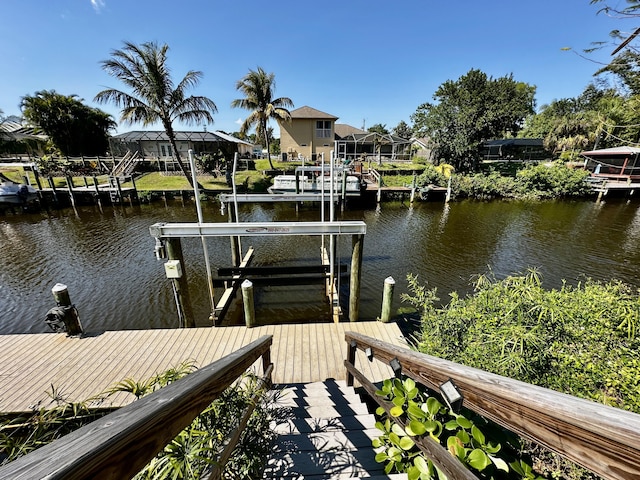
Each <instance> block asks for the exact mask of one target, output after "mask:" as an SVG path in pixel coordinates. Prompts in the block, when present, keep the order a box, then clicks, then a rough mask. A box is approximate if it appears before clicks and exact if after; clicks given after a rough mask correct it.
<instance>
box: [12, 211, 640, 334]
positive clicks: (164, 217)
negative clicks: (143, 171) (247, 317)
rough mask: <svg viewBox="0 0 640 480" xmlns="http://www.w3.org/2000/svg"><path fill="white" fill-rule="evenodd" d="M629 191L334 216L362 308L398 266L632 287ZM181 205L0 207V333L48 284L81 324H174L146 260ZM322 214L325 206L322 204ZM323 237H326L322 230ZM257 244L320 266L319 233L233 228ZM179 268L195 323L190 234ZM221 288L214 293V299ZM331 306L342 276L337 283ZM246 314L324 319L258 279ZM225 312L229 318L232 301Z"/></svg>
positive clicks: (166, 293)
mask: <svg viewBox="0 0 640 480" xmlns="http://www.w3.org/2000/svg"><path fill="white" fill-rule="evenodd" d="M639 201H640V200H638V199H636V200H634V201H633V202H631V203H627V202H624V201H620V202H616V201H610V200H608V201H607V202H606V203H605V202H602V203H600V204H597V203H592V202H539V203H523V202H488V203H482V202H459V203H452V204H450V205H443V204H442V203H416V204H414V205H413V206H409V205H407V204H402V203H383V204H381V205H379V206H378V207H377V208H372V209H370V210H360V209H352V210H346V211H344V212H338V211H337V212H336V215H337V216H338V218H340V219H344V220H364V221H365V222H366V223H367V234H366V236H365V240H364V261H363V275H362V282H363V284H362V292H361V307H360V312H361V318H363V319H374V318H376V317H377V316H378V315H379V314H380V303H381V295H382V287H383V282H384V279H385V278H386V277H388V276H392V277H393V278H394V279H395V280H396V302H395V305H394V308H397V307H399V306H401V304H400V301H399V298H400V294H401V293H404V292H406V288H407V287H406V275H407V274H408V273H414V274H416V275H418V276H419V278H420V280H421V281H422V282H426V283H428V284H429V285H430V286H433V287H437V288H438V292H439V296H440V297H441V298H442V299H443V300H444V301H447V299H448V296H447V294H448V293H449V292H451V291H454V290H455V291H458V292H459V293H460V294H461V295H464V294H465V293H467V292H468V291H469V290H470V285H469V282H470V279H471V278H472V277H473V276H474V275H476V274H478V273H483V272H486V271H487V270H488V269H491V270H492V271H493V272H494V273H495V274H496V275H497V276H499V277H501V276H505V275H509V274H512V273H516V272H523V271H525V270H526V269H527V268H529V267H535V268H537V269H539V271H540V273H541V275H542V277H543V282H544V285H545V286H547V287H549V288H551V287H559V286H561V285H562V279H566V280H567V281H568V282H569V283H575V282H577V281H579V280H581V279H584V277H592V278H596V279H603V280H609V279H611V278H618V279H620V280H622V281H624V282H627V283H630V284H632V285H634V286H636V287H640V276H639V275H640V268H639V267H640V249H639V248H638V247H637V245H638V243H639V241H640V210H639V209H638V205H639V203H638V202H639ZM203 213H204V218H205V221H207V222H226V221H227V215H225V214H222V213H221V212H220V206H219V204H218V203H216V202H206V203H205V204H204V205H203ZM196 218H197V216H196V211H195V207H194V205H193V204H192V203H190V202H188V201H186V202H185V201H182V200H180V199H179V200H177V201H166V202H158V203H156V204H153V205H143V206H133V207H130V206H127V205H126V206H122V207H116V208H113V207H110V206H105V207H103V208H102V209H101V208H100V207H98V206H96V207H78V208H76V209H75V211H74V210H73V209H68V210H64V211H51V212H48V213H47V212H43V213H37V214H28V215H16V216H12V215H7V216H5V217H0V246H1V247H2V253H3V255H2V266H1V268H0V305H2V309H0V333H22V332H44V331H46V328H45V325H44V321H43V318H44V315H45V313H46V312H47V311H48V310H49V308H51V307H52V306H53V297H52V295H51V288H52V287H53V285H54V284H55V283H57V282H61V283H66V284H67V285H68V286H69V291H70V294H71V298H72V300H73V301H74V303H75V304H76V305H77V306H78V308H79V311H80V315H81V319H82V323H83V325H84V326H85V328H86V329H87V330H91V331H98V330H108V329H127V328H173V327H176V326H177V324H178V320H177V317H176V313H175V304H174V299H173V294H172V291H171V288H170V283H169V281H168V280H167V279H166V278H165V276H164V268H163V265H162V262H161V261H157V260H156V259H155V256H154V252H153V249H154V240H153V238H152V237H151V236H150V234H149V226H150V225H152V224H154V223H156V222H194V221H196ZM320 218H321V212H320V210H319V209H318V207H317V205H309V204H305V205H302V206H300V207H299V208H297V209H296V208H295V207H294V206H292V205H290V204H255V205H241V206H240V209H239V220H240V221H255V222H266V221H271V220H273V221H318V220H320ZM325 218H328V211H326V212H325ZM327 242H328V240H327ZM336 243H337V249H336V251H337V256H338V258H339V259H340V261H341V262H342V263H349V262H350V260H351V259H350V253H351V238H350V237H349V236H345V237H339V239H338V241H337V242H336ZM242 245H243V249H244V251H246V250H247V248H248V247H249V246H253V247H255V249H256V257H255V260H254V264H255V265H285V264H303V265H305V264H306V265H311V264H317V263H319V258H320V248H321V245H322V239H321V238H320V237H298V236H296V237H272V236H270V237H246V238H243V239H242ZM207 246H208V250H209V257H210V262H211V265H212V267H213V270H214V273H215V269H216V268H217V267H225V266H229V264H230V259H231V248H230V242H229V239H227V238H210V239H208V240H207ZM183 250H184V255H185V268H186V270H187V272H188V276H189V279H190V284H191V298H192V301H193V304H194V305H193V306H194V312H195V314H196V317H197V322H198V324H199V325H202V326H204V325H207V324H208V321H207V317H208V315H209V312H210V302H209V292H208V287H207V280H206V272H205V267H204V261H203V253H202V243H201V241H200V239H199V238H192V239H184V240H183ZM220 293H221V292H219V291H216V295H217V296H219V295H220ZM340 293H341V298H342V301H343V305H346V296H347V295H348V278H343V279H342V280H341V283H340ZM255 295H256V301H257V306H256V314H257V316H258V318H260V319H262V320H263V321H266V322H276V321H310V320H314V321H315V320H318V319H322V320H326V321H329V320H330V317H329V313H330V312H329V309H328V306H327V305H326V302H324V301H323V288H322V286H320V285H295V286H287V287H265V288H262V287H261V288H257V289H256V292H255ZM230 315H231V316H232V317H233V318H236V319H238V320H240V317H241V310H240V309H239V307H238V306H237V305H236V306H234V307H233V308H232V310H231V313H230Z"/></svg>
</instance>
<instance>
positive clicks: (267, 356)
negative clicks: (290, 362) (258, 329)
mask: <svg viewBox="0 0 640 480" xmlns="http://www.w3.org/2000/svg"><path fill="white" fill-rule="evenodd" d="M270 366H271V347H269V348H268V349H267V351H266V352H264V353H263V354H262V372H263V374H264V375H265V381H266V382H267V383H268V387H269V388H271V385H272V384H273V380H272V378H271V372H270V371H269V367H270ZM267 372H269V375H268V376H267Z"/></svg>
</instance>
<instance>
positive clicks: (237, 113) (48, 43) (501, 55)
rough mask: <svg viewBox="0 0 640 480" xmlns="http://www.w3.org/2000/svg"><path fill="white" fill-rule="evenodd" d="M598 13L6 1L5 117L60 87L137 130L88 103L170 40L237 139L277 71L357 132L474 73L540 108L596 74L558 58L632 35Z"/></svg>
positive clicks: (301, 101)
mask: <svg viewBox="0 0 640 480" xmlns="http://www.w3.org/2000/svg"><path fill="white" fill-rule="evenodd" d="M615 1H616V0H612V2H611V3H615ZM619 3H623V2H622V1H619ZM597 10H598V7H597V6H594V5H590V4H589V0H538V1H523V0H485V1H479V0H459V1H457V2H442V1H435V0H422V1H419V0H396V1H389V2H383V1H379V0H341V1H338V0H325V1H324V2H308V1H304V0H282V1H280V0H273V1H270V2H269V1H264V0H262V1H258V0H183V1H182V2H176V1H174V2H168V1H165V0H153V1H151V0H54V1H47V0H3V1H2V7H0V11H1V14H0V66H1V67H0V68H1V71H2V74H1V75H0V109H1V110H3V112H4V114H5V115H14V114H19V113H20V110H19V103H20V99H21V97H22V96H24V95H31V94H33V93H34V92H36V91H38V90H52V89H53V90H56V91H57V92H59V93H62V94H65V95H69V94H76V95H78V96H79V97H80V98H83V99H84V100H85V101H86V103H88V104H89V105H92V106H98V107H99V108H101V109H103V110H104V111H106V112H108V113H111V114H112V115H113V116H114V117H115V119H116V121H118V124H119V125H118V132H123V131H128V130H134V129H141V127H140V126H139V125H138V126H136V125H134V126H129V125H127V124H123V123H120V122H119V112H118V110H117V109H116V108H115V107H113V106H112V105H98V104H95V103H94V102H93V97H94V96H95V94H96V93H97V92H98V91H100V90H102V89H103V88H105V87H115V88H121V87H122V86H121V85H120V84H119V83H118V82H117V81H116V80H115V79H114V78H112V77H109V76H108V75H107V74H106V73H104V72H103V71H102V69H101V67H100V64H99V62H100V60H104V59H106V58H108V57H109V54H110V52H111V51H112V50H114V49H118V48H120V47H121V46H122V41H123V40H127V41H132V42H134V43H142V42H146V41H157V42H159V43H167V44H168V45H169V47H170V51H169V65H170V67H171V69H172V72H173V74H174V79H176V81H177V80H179V79H180V78H182V76H183V75H184V74H185V73H186V72H187V71H188V70H190V69H192V70H200V71H202V72H203V74H204V78H203V81H202V82H201V84H200V85H199V86H198V87H197V88H196V89H194V90H192V93H195V94H198V95H206V96H208V97H209V98H211V99H212V100H213V101H214V102H215V103H216V105H217V106H218V113H217V114H216V115H215V123H214V124H213V125H212V126H208V127H207V128H208V129H209V130H212V129H216V130H224V131H227V132H232V131H237V130H238V128H239V126H238V123H237V122H238V120H240V119H244V118H245V116H246V112H245V111H243V110H240V109H232V108H231V107H230V103H231V101H232V100H233V99H235V98H239V97H240V95H239V92H237V91H236V89H235V84H236V82H237V80H239V79H240V78H242V77H243V76H244V75H245V74H246V73H247V72H248V70H249V69H250V68H251V69H255V68H256V67H258V66H261V67H262V68H264V69H265V70H266V71H267V72H273V73H275V78H276V96H287V97H290V98H291V99H292V100H293V102H294V104H295V107H301V106H304V105H308V106H311V107H313V108H316V109H318V110H322V111H324V112H327V113H330V114H333V115H335V116H337V117H339V120H338V122H339V123H347V124H350V125H353V126H356V127H361V126H362V125H363V123H364V124H365V126H366V127H369V126H371V125H373V124H375V123H382V124H385V125H386V126H387V127H388V128H389V129H391V128H393V127H394V126H396V125H397V124H398V122H399V121H400V120H404V121H406V122H407V123H409V122H410V115H411V114H412V113H413V112H415V110H416V108H417V107H418V106H419V105H420V104H422V103H424V102H427V101H432V98H433V94H434V93H435V91H436V89H437V88H438V86H439V85H441V84H442V83H443V82H445V81H447V80H456V79H458V78H459V77H460V76H461V75H464V74H465V73H467V72H468V71H469V70H470V69H472V68H477V69H480V70H482V71H484V72H485V73H487V74H488V75H491V76H493V77H500V76H504V75H508V74H513V76H514V78H515V80H517V81H523V82H527V83H529V84H532V85H536V86H537V94H536V101H537V104H538V106H541V105H543V104H545V103H549V102H551V101H552V100H554V99H559V98H566V97H575V96H577V95H579V94H580V93H581V92H582V91H583V89H584V87H585V86H587V85H588V84H589V83H590V82H591V81H592V75H593V73H594V72H595V71H596V70H597V69H598V68H599V65H598V64H597V63H594V62H593V61H590V60H585V59H583V58H581V57H580V56H578V55H576V54H575V53H573V52H570V51H569V52H567V51H563V50H562V48H563V47H571V48H573V49H574V50H575V51H578V52H580V51H581V50H582V49H583V48H588V47H589V46H590V44H591V42H593V41H599V40H607V39H608V35H609V32H610V31H611V30H612V29H614V28H618V29H620V30H622V31H630V30H632V29H635V28H636V27H637V25H635V24H633V23H630V21H629V20H619V19H612V18H608V17H606V16H605V15H603V14H600V15H597ZM610 50H611V48H607V49H606V51H604V52H600V53H598V54H597V55H595V56H594V57H593V58H594V60H601V61H607V60H608V59H609V52H610ZM158 128H159V127H158ZM177 128H178V129H179V130H181V129H187V127H185V126H180V125H177ZM200 128H201V127H200ZM276 131H277V128H276Z"/></svg>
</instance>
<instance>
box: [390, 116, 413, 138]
mask: <svg viewBox="0 0 640 480" xmlns="http://www.w3.org/2000/svg"><path fill="white" fill-rule="evenodd" d="M391 133H393V134H394V135H396V136H398V137H400V138H404V139H405V140H410V139H411V137H413V129H412V128H411V127H410V126H409V125H408V124H407V122H405V121H404V120H400V121H399V122H398V125H396V126H395V127H394V129H393V130H391Z"/></svg>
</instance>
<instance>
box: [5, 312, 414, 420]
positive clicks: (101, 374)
mask: <svg viewBox="0 0 640 480" xmlns="http://www.w3.org/2000/svg"><path fill="white" fill-rule="evenodd" d="M346 331H355V332H359V333H362V334H365V335H369V336H372V337H375V338H378V339H380V340H383V341H386V342H389V343H392V344H395V345H403V346H406V343H405V342H404V340H403V338H402V334H401V332H400V329H399V328H398V326H397V325H396V324H394V323H388V324H383V323H380V322H354V323H338V324H335V323H309V324H289V325H267V326H262V327H255V328H251V329H248V328H246V327H219V328H193V329H173V330H159V329H155V330H120V331H108V332H104V333H99V334H91V333H89V334H87V335H86V336H84V337H82V338H69V337H67V336H65V335H64V334H56V333H43V334H22V335H0V352H2V354H1V360H2V361H1V362H0V412H6V413H14V412H26V411H29V410H30V408H31V406H32V405H37V404H40V405H41V406H48V405H50V400H51V399H50V397H49V396H48V394H47V392H51V389H52V386H53V387H54V388H55V389H56V390H57V391H58V392H60V393H62V394H63V395H64V396H65V398H66V399H68V400H70V401H80V400H86V399H88V398H90V397H92V396H94V395H96V394H98V393H101V392H104V391H105V390H107V389H108V388H109V387H111V386H113V385H115V384H116V383H118V382H120V381H122V380H124V379H126V378H132V379H134V380H137V381H143V380H146V379H148V378H150V377H152V376H153V375H155V374H157V373H161V372H163V371H165V370H167V369H168V368H171V367H175V366H177V365H179V364H180V363H182V362H185V361H193V362H195V363H196V365H197V366H199V367H201V366H204V365H207V364H209V363H211V362H212V361H214V360H217V359H219V358H222V357H223V356H225V355H228V354H230V353H231V352H233V351H234V350H237V349H238V348H240V347H242V346H244V345H247V344H249V343H251V342H252V341H253V340H255V339H257V338H259V337H260V336H262V335H273V337H274V338H273V346H272V351H271V359H272V362H273V363H274V367H275V368H274V372H273V379H274V382H275V383H279V384H290V383H303V382H304V383H306V382H319V381H324V380H326V379H328V378H335V379H338V380H342V379H343V378H344V377H345V375H346V373H345V369H344V365H343V362H344V359H345V358H346V352H347V345H346V342H345V341H344V333H345V332H346ZM356 365H357V366H358V367H359V368H362V369H363V371H364V372H365V373H366V374H367V375H368V376H369V378H370V379H371V380H373V381H380V380H383V379H384V378H387V377H389V376H391V375H392V372H391V369H390V368H389V367H388V366H387V365H384V364H381V363H380V362H378V361H375V360H374V361H373V362H369V361H368V360H367V359H366V357H365V356H364V354H362V352H358V356H357V358H356ZM256 370H257V371H261V362H256ZM128 401H131V398H130V396H129V395H118V396H115V397H113V398H110V399H109V401H108V403H107V404H103V405H104V406H111V405H122V404H123V403H126V402H128Z"/></svg>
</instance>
